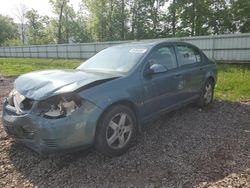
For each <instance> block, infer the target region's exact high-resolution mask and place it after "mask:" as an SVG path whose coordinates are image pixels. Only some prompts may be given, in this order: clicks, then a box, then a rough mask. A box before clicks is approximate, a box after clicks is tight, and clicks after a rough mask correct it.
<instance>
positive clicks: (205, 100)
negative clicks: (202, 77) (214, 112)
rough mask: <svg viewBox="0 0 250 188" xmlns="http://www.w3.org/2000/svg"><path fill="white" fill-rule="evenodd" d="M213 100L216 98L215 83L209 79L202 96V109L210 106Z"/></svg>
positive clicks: (200, 103)
mask: <svg viewBox="0 0 250 188" xmlns="http://www.w3.org/2000/svg"><path fill="white" fill-rule="evenodd" d="M213 98H214V82H213V81H212V80H211V79H208V80H207V81H206V83H205V86H204V88H203V90H202V93H201V95H200V98H199V101H198V105H199V106H201V107H205V106H208V105H210V104H211V103H212V102H213Z"/></svg>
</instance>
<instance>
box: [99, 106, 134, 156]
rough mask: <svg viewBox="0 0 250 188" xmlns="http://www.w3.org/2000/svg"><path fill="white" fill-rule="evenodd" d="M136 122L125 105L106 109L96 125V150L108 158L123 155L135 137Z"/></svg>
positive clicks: (131, 112)
mask: <svg viewBox="0 0 250 188" xmlns="http://www.w3.org/2000/svg"><path fill="white" fill-rule="evenodd" d="M136 122H137V121H136V117H135V114H134V112H133V111H132V110H131V109H130V108H129V107H127V106H125V105H115V106H113V107H111V108H110V109H108V110H107V111H106V112H105V113H104V114H103V115H102V117H101V119H100V120H99V123H98V125H97V129H96V134H95V147H96V149H97V150H98V151H99V152H101V153H102V154H104V155H106V156H109V157H114V156H119V155H122V154H124V153H125V152H126V151H127V150H128V149H129V147H130V145H131V143H132V141H133V139H134V138H135V137H136V132H137V123H136Z"/></svg>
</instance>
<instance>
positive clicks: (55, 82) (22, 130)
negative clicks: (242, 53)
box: [2, 41, 217, 156]
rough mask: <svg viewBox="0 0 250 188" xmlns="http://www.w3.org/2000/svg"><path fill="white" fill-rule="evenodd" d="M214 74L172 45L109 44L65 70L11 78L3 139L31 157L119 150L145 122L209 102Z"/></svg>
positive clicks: (184, 48) (200, 58)
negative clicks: (25, 148)
mask: <svg viewBox="0 0 250 188" xmlns="http://www.w3.org/2000/svg"><path fill="white" fill-rule="evenodd" d="M216 79H217V69H216V65H215V63H214V62H213V61H211V60H209V59H208V58H207V56H206V55H205V54H204V53H203V52H202V51H201V50H200V49H199V48H197V47H196V46H194V45H192V44H189V43H185V42H179V41H165V42H152V43H145V42H136V43H128V44H121V45H117V46H112V47H109V48H107V49H104V50H103V51H101V52H99V53H97V54H96V55H95V56H93V57H92V58H90V59H88V60H87V61H86V62H84V63H82V64H81V65H80V66H79V67H77V68H76V69H73V70H47V71H35V72H31V73H28V74H24V75H21V76H19V77H18V78H17V79H16V80H15V83H14V89H13V90H12V91H11V93H10V94H9V96H8V97H6V98H5V100H4V105H3V115H2V120H3V126H4V129H5V131H6V132H7V134H8V135H10V136H11V137H13V138H14V139H15V140H17V141H20V142H22V143H24V144H25V145H26V146H28V147H30V148H32V149H33V150H35V151H37V152H39V153H46V154H47V153H51V152H53V153H54V152H60V151H72V150H76V149H77V150H78V149H83V148H86V147H89V146H95V147H96V149H97V150H99V151H100V152H101V153H103V154H105V155H107V156H117V155H121V154H123V153H124V152H126V151H127V150H128V149H129V147H130V145H131V143H132V142H133V140H134V138H135V137H136V135H137V133H138V132H139V130H140V129H141V127H142V126H143V125H144V124H145V122H147V121H148V120H152V119H153V118H157V117H159V115H161V114H163V113H166V112H169V111H171V110H174V109H177V108H181V107H183V106H184V105H187V104H190V103H196V104H198V105H199V106H202V107H205V106H207V105H209V104H211V103H212V101H213V94H214V86H215V84H216Z"/></svg>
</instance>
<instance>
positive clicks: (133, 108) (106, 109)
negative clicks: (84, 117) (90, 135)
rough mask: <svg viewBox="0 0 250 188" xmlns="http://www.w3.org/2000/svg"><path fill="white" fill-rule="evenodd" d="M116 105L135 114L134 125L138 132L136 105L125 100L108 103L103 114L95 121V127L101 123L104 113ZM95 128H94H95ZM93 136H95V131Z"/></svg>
mask: <svg viewBox="0 0 250 188" xmlns="http://www.w3.org/2000/svg"><path fill="white" fill-rule="evenodd" d="M116 105H124V106H127V107H129V108H130V109H131V110H132V111H133V112H134V114H135V118H136V124H137V130H140V125H139V121H138V109H137V107H136V105H135V104H134V103H133V102H132V101H130V100H127V99H121V100H118V101H115V102H113V103H110V104H109V105H108V106H107V107H106V108H105V109H104V110H103V112H102V113H101V115H100V116H99V118H98V120H97V127H98V125H99V123H100V121H101V119H102V118H103V116H104V115H105V113H106V112H107V111H108V110H109V109H111V108H112V107H114V106H116ZM97 127H96V128H97ZM95 135H96V130H95Z"/></svg>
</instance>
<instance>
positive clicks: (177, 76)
mask: <svg viewBox="0 0 250 188" xmlns="http://www.w3.org/2000/svg"><path fill="white" fill-rule="evenodd" d="M174 77H175V78H181V77H182V75H181V74H176V75H174Z"/></svg>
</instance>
